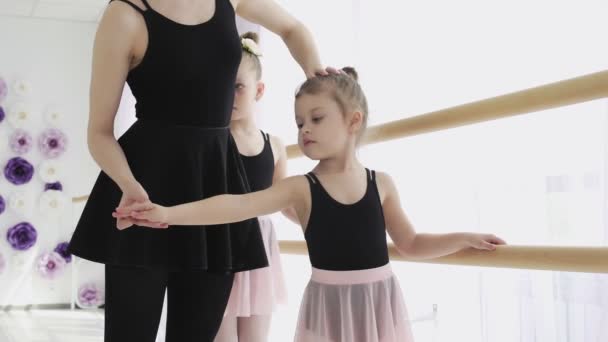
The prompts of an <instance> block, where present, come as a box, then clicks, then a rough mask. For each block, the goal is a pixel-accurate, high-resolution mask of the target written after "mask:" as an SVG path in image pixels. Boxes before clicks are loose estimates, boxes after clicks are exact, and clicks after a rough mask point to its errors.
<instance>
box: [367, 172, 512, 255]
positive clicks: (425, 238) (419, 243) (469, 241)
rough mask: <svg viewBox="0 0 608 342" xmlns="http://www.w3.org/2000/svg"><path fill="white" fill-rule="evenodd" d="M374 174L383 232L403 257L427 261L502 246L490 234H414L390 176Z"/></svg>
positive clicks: (381, 173)
mask: <svg viewBox="0 0 608 342" xmlns="http://www.w3.org/2000/svg"><path fill="white" fill-rule="evenodd" d="M377 175H378V177H377V179H378V185H379V189H382V191H381V197H383V203H382V208H383V210H384V218H385V222H386V229H387V231H388V233H389V235H390V237H391V239H392V240H393V242H394V243H395V246H396V247H397V249H398V250H399V252H400V253H401V254H402V255H404V256H406V257H410V258H416V259H430V258H436V257H440V256H444V255H448V254H452V253H455V252H458V251H459V250H461V249H464V248H468V247H473V248H477V249H486V250H494V249H495V248H496V247H495V245H502V244H505V242H504V241H503V240H501V239H500V238H498V237H496V236H494V235H491V234H476V233H449V234H426V233H424V234H423V233H416V231H415V230H414V227H413V226H412V224H411V223H410V221H409V219H408V218H407V216H406V214H405V212H404V211H403V208H402V207H401V200H400V198H399V193H398V191H397V188H396V187H395V184H394V182H393V180H392V179H391V177H390V176H389V175H387V174H386V173H383V172H378V173H377Z"/></svg>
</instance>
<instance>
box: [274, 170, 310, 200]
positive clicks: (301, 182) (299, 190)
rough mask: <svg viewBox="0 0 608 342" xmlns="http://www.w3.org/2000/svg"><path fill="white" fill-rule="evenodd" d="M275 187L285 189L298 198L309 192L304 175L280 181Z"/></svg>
mask: <svg viewBox="0 0 608 342" xmlns="http://www.w3.org/2000/svg"><path fill="white" fill-rule="evenodd" d="M277 186H281V187H285V188H286V189H289V190H290V191H292V192H294V193H295V194H297V195H299V196H300V195H304V194H306V193H308V192H309V185H308V180H306V176H304V175H297V176H290V177H286V178H284V179H282V180H280V181H279V182H278V183H277Z"/></svg>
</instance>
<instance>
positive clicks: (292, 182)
mask: <svg viewBox="0 0 608 342" xmlns="http://www.w3.org/2000/svg"><path fill="white" fill-rule="evenodd" d="M306 186H308V183H307V181H306V179H305V178H304V177H303V176H296V177H289V178H286V179H284V180H282V181H280V182H278V183H277V184H275V185H273V186H271V187H270V188H268V189H265V190H262V191H257V192H252V193H248V194H244V195H218V196H214V197H211V198H207V199H204V200H200V201H196V202H190V203H186V204H181V205H176V206H173V207H163V206H161V205H158V204H154V203H150V202H147V203H134V204H132V205H129V206H124V207H120V208H117V209H116V212H115V213H114V216H115V217H128V216H131V217H135V218H136V219H139V220H146V221H151V222H164V223H166V224H168V225H184V226H186V225H216V224H223V223H230V222H239V221H243V220H246V219H250V218H254V217H258V216H262V215H268V214H272V213H274V212H277V211H279V210H281V209H283V208H286V207H290V206H297V204H298V202H299V201H301V200H302V197H303V196H302V194H304V191H305V190H306ZM162 228H166V227H162Z"/></svg>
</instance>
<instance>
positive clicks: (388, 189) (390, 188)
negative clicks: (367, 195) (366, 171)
mask: <svg viewBox="0 0 608 342" xmlns="http://www.w3.org/2000/svg"><path fill="white" fill-rule="evenodd" d="M376 184H377V185H378V193H379V194H380V200H381V201H382V203H384V201H385V200H386V198H387V197H389V196H392V195H393V194H394V193H395V192H396V187H395V182H394V181H393V178H392V177H391V175H389V174H388V173H386V172H384V171H376Z"/></svg>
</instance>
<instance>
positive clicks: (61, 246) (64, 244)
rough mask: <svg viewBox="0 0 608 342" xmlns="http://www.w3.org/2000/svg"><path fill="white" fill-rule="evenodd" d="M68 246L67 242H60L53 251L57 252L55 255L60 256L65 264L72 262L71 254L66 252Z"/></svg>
mask: <svg viewBox="0 0 608 342" xmlns="http://www.w3.org/2000/svg"><path fill="white" fill-rule="evenodd" d="M68 246H69V243H68V242H62V243H60V244H58V245H57V247H55V249H54V251H55V252H57V254H59V255H61V257H62V258H63V260H65V262H67V263H70V262H72V254H70V252H69V251H68Z"/></svg>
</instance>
